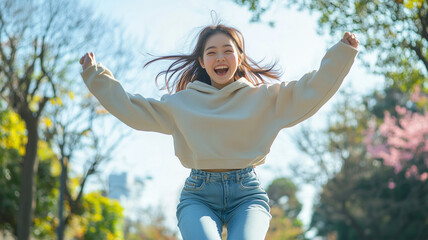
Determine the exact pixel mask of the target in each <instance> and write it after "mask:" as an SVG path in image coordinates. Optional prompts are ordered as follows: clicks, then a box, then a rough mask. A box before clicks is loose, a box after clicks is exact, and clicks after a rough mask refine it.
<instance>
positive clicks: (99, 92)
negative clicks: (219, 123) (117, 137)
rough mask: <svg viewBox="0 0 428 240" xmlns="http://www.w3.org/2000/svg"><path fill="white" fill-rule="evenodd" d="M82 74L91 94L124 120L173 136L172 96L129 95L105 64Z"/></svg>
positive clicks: (134, 125)
mask: <svg viewBox="0 0 428 240" xmlns="http://www.w3.org/2000/svg"><path fill="white" fill-rule="evenodd" d="M81 75H82V78H83V80H84V82H85V84H86V86H87V87H88V88H89V91H90V92H91V93H92V94H93V95H94V96H95V97H96V98H97V99H98V101H99V102H100V103H101V105H103V106H104V107H105V109H107V111H109V112H110V113H111V114H113V115H114V116H115V117H117V118H118V119H119V120H120V121H122V122H124V123H125V124H127V125H128V126H130V127H132V128H134V129H137V130H143V131H154V132H160V133H164V134H172V132H173V126H174V121H173V116H172V112H171V111H170V107H169V105H168V99H169V95H168V94H165V95H163V96H162V97H161V100H160V101H158V100H155V99H152V98H144V97H143V96H141V95H139V94H130V93H127V92H126V91H125V90H124V89H123V87H122V85H121V84H120V83H119V82H118V81H117V80H116V79H115V78H114V76H113V74H112V73H111V72H110V71H109V70H108V69H107V68H106V67H104V66H103V65H102V64H101V63H98V64H96V65H93V66H91V67H88V68H87V69H86V70H85V71H83V72H82V73H81Z"/></svg>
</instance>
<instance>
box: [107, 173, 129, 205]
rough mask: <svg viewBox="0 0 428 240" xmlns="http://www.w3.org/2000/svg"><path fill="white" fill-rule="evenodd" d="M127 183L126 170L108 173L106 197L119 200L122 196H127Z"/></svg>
mask: <svg viewBox="0 0 428 240" xmlns="http://www.w3.org/2000/svg"><path fill="white" fill-rule="evenodd" d="M128 185H129V181H128V174H127V173H126V172H123V173H120V174H115V173H112V174H110V175H109V177H108V188H109V191H108V197H109V198H111V199H117V200H119V201H121V202H122V201H123V199H122V198H125V199H127V198H129V188H128ZM121 199H122V200H121Z"/></svg>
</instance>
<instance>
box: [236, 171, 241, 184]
mask: <svg viewBox="0 0 428 240" xmlns="http://www.w3.org/2000/svg"><path fill="white" fill-rule="evenodd" d="M240 176H241V174H239V173H236V183H239V177H240Z"/></svg>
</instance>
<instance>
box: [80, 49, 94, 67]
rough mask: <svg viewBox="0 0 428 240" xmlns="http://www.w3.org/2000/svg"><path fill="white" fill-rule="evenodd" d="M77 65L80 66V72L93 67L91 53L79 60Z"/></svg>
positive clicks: (92, 55) (92, 54)
mask: <svg viewBox="0 0 428 240" xmlns="http://www.w3.org/2000/svg"><path fill="white" fill-rule="evenodd" d="M79 63H80V64H81V65H82V70H83V71H85V69H87V68H88V67H90V66H92V65H95V64H96V63H97V62H96V61H95V55H94V53H93V52H90V53H86V54H85V55H84V56H83V57H82V58H80V61H79Z"/></svg>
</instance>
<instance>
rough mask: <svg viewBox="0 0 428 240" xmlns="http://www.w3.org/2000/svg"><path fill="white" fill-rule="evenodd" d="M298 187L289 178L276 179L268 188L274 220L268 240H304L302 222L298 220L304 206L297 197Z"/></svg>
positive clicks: (267, 236)
mask: <svg viewBox="0 0 428 240" xmlns="http://www.w3.org/2000/svg"><path fill="white" fill-rule="evenodd" d="M297 191H298V188H297V186H296V185H295V184H294V183H293V182H292V181H291V180H290V179H288V178H285V177H282V178H276V179H274V180H273V181H272V183H271V184H270V185H269V186H268V188H267V190H266V192H267V193H268V196H269V205H270V206H271V215H272V220H271V223H270V227H269V231H268V233H267V235H266V239H269V240H287V239H289V240H291V239H304V236H303V230H302V226H303V224H302V222H301V221H300V220H298V219H297V215H299V213H300V211H301V210H302V204H301V203H300V202H299V200H298V199H297V197H296V193H297Z"/></svg>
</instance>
